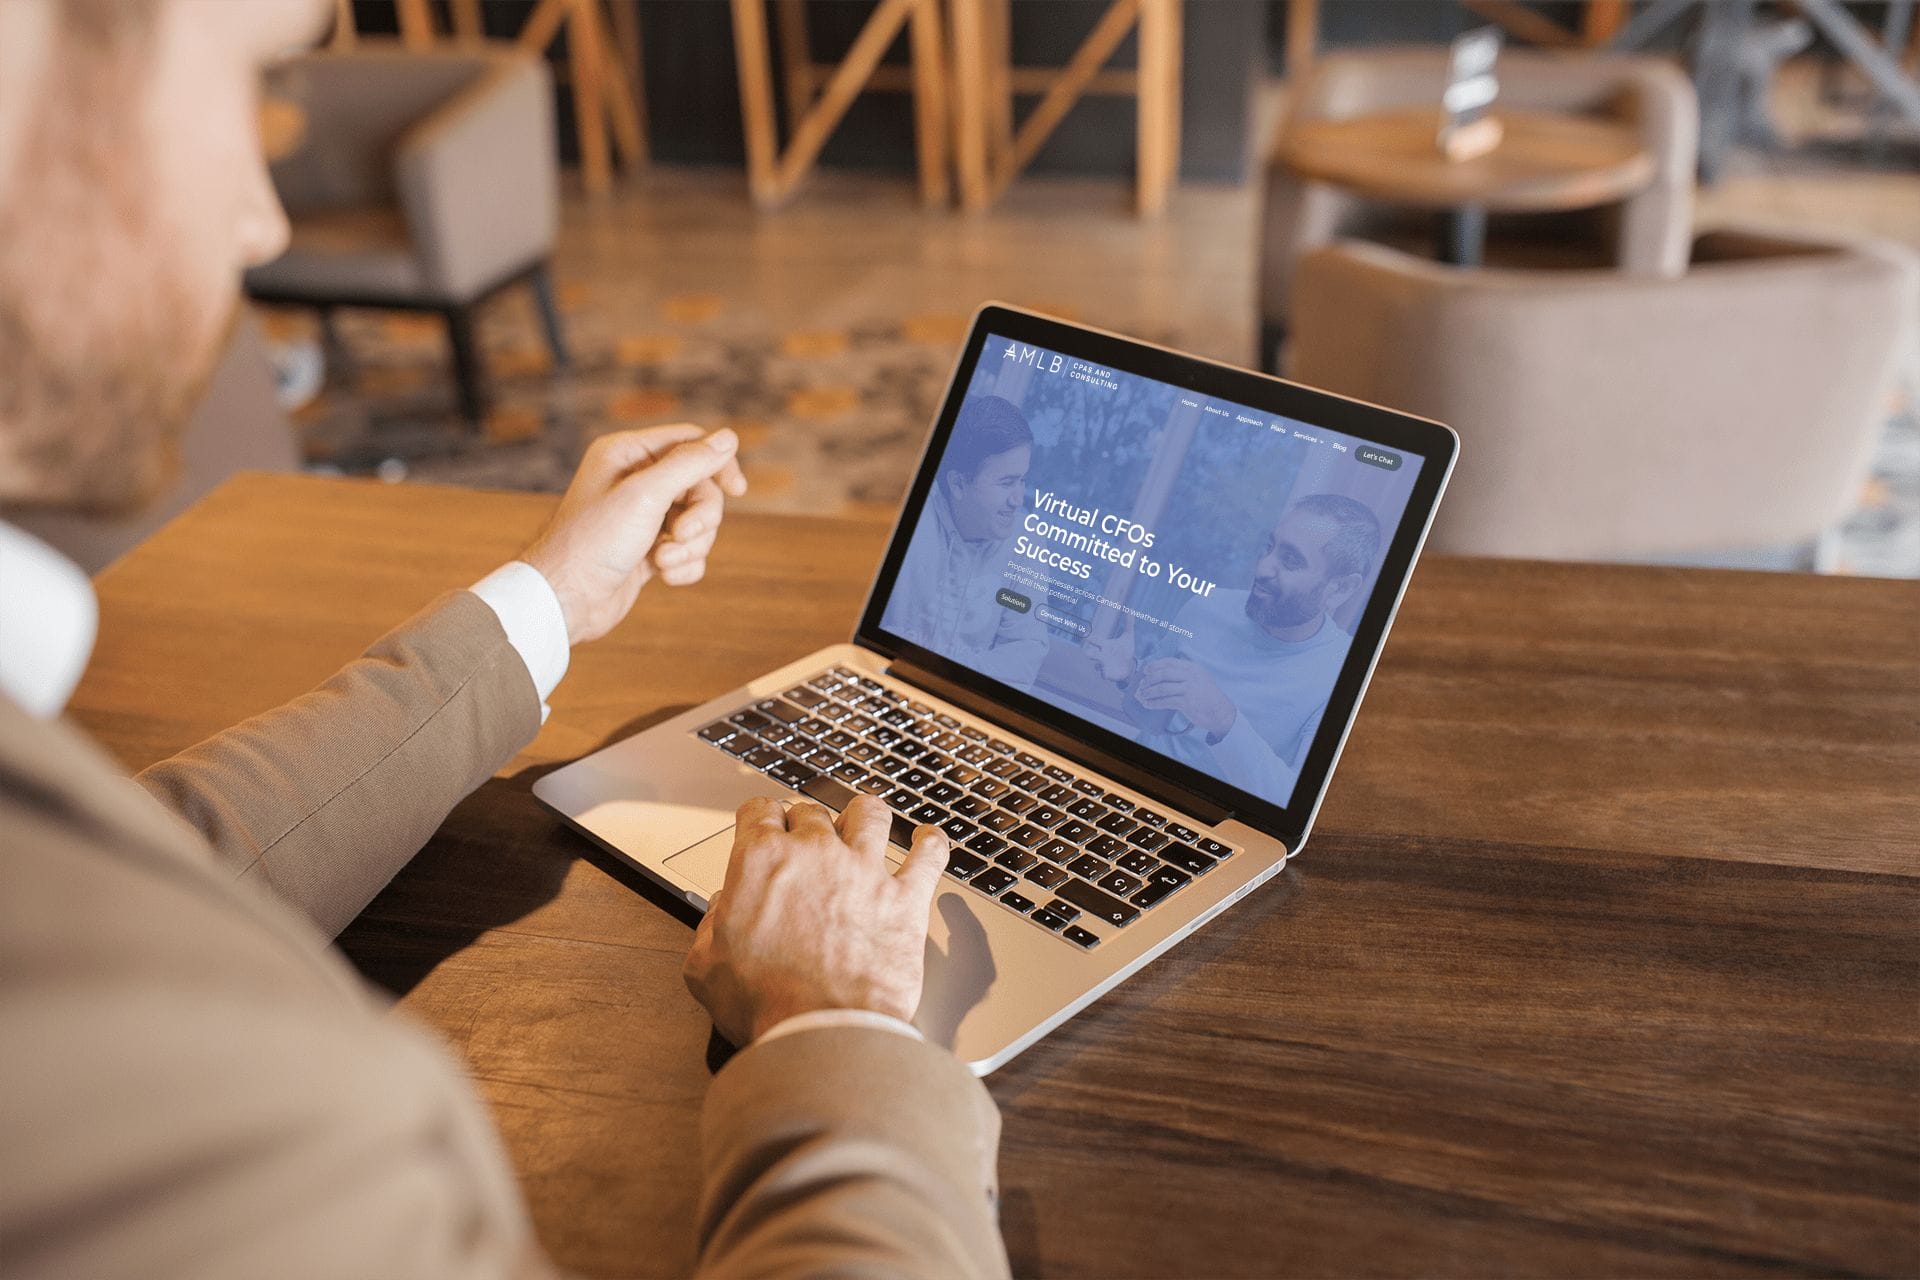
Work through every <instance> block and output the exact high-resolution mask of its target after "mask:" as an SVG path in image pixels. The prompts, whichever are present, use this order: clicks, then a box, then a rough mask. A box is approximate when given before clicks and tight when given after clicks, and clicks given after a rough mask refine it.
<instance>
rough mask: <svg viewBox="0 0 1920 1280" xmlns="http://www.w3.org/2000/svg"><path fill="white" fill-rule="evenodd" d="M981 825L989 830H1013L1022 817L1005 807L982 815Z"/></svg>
mask: <svg viewBox="0 0 1920 1280" xmlns="http://www.w3.org/2000/svg"><path fill="white" fill-rule="evenodd" d="M980 825H981V826H983V827H985V828H986V829H987V830H989V831H1011V830H1013V829H1014V828H1015V827H1017V826H1019V825H1020V819H1019V818H1017V817H1015V816H1014V815H1013V814H1011V813H1008V812H1006V811H1005V810H1004V809H995V810H993V811H992V812H991V813H985V814H982V815H981V816H980Z"/></svg>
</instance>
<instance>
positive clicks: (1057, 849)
mask: <svg viewBox="0 0 1920 1280" xmlns="http://www.w3.org/2000/svg"><path fill="white" fill-rule="evenodd" d="M1034 852H1035V853H1037V854H1039V855H1040V856H1041V857H1043V858H1045V859H1047V860H1048V861H1049V862H1057V863H1059V864H1060V865H1061V866H1063V867H1064V866H1066V865H1067V864H1068V863H1069V862H1072V861H1073V860H1074V859H1075V858H1077V857H1079V856H1080V847H1079V846H1078V845H1071V844H1068V843H1067V842H1066V841H1065V840H1049V841H1047V842H1046V843H1045V844H1043V845H1041V846H1040V847H1039V848H1038V849H1035V850H1034Z"/></svg>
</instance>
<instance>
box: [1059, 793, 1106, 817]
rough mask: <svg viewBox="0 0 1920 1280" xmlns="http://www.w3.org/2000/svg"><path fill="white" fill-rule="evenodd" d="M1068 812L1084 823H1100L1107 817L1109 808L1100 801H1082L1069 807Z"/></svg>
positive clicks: (1075, 802)
mask: <svg viewBox="0 0 1920 1280" xmlns="http://www.w3.org/2000/svg"><path fill="white" fill-rule="evenodd" d="M1067 812H1068V813H1070V814H1072V815H1073V816H1074V817H1076V818H1078V819H1080V821H1082V822H1098V821H1100V819H1102V818H1104V817H1106V816H1107V806H1105V805H1103V804H1101V803H1100V802H1099V801H1098V800H1087V799H1084V798H1083V799H1080V800H1075V801H1074V802H1073V803H1072V804H1070V805H1068V806H1067Z"/></svg>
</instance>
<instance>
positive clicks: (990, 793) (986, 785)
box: [972, 778, 1012, 800]
mask: <svg viewBox="0 0 1920 1280" xmlns="http://www.w3.org/2000/svg"><path fill="white" fill-rule="evenodd" d="M1010 790H1012V788H1011V787H1009V786H1007V784H1006V783H1004V782H1002V781H1000V779H998V778H982V779H980V780H979V781H978V782H976V783H974V784H973V787H972V791H973V794H975V795H977V796H982V797H984V798H986V799H988V800H997V799H999V798H1000V797H1001V796H1003V795H1005V794H1007V792H1008V791H1010Z"/></svg>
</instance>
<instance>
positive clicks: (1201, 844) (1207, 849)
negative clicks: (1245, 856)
mask: <svg viewBox="0 0 1920 1280" xmlns="http://www.w3.org/2000/svg"><path fill="white" fill-rule="evenodd" d="M1194 844H1195V846H1196V847H1198V848H1199V850H1200V852H1202V853H1204V854H1206V855H1207V856H1208V857H1210V858H1230V857H1232V856H1233V846H1232V845H1225V844H1221V843H1220V842H1219V841H1218V840H1215V839H1213V838H1211V837H1208V836H1202V837H1201V838H1200V839H1198V840H1196V841H1194Z"/></svg>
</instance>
